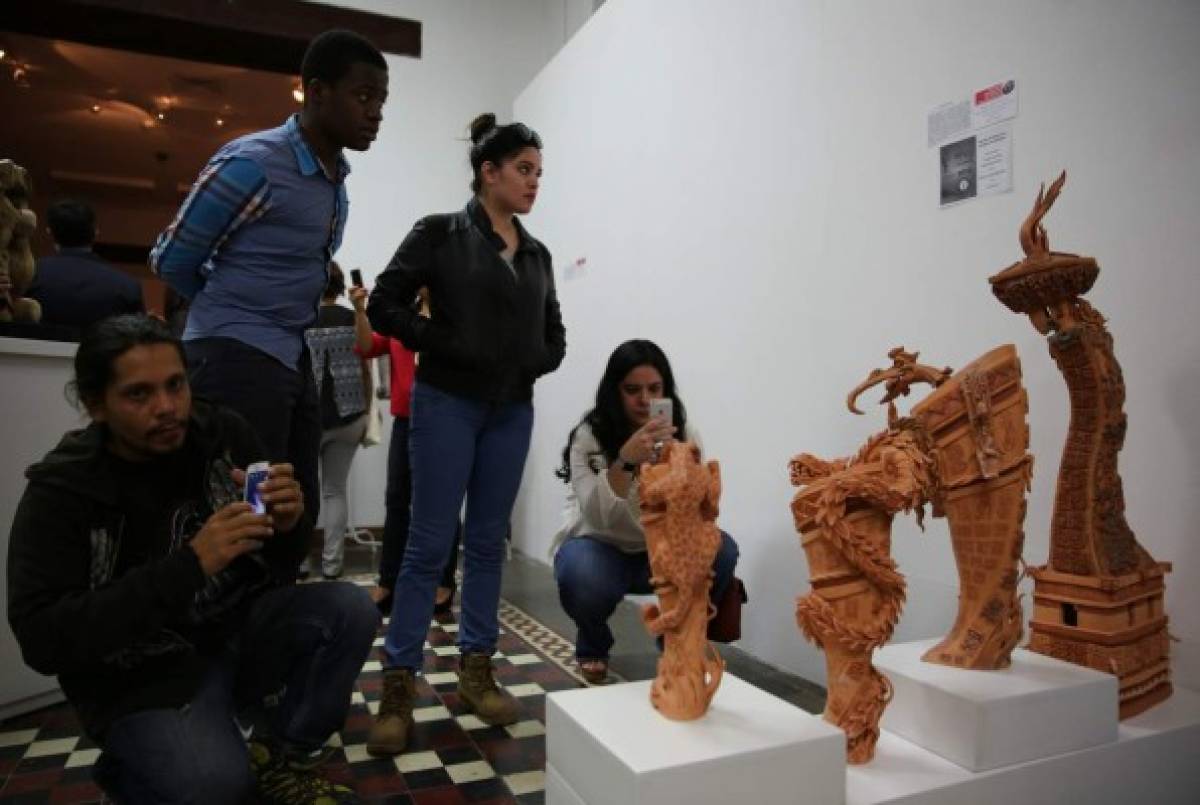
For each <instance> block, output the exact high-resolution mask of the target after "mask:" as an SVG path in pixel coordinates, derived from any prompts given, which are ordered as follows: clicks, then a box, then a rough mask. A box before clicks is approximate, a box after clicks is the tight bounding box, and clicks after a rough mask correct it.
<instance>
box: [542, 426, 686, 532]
mask: <svg viewBox="0 0 1200 805" xmlns="http://www.w3.org/2000/svg"><path fill="white" fill-rule="evenodd" d="M685 435H686V437H687V438H686V441H689V442H693V443H694V444H695V445H696V446H697V447H699V448H700V451H701V453H702V454H703V452H704V445H703V444H702V443H701V441H700V433H699V432H698V431H697V430H696V429H695V428H694V427H692V424H691V423H690V422H689V423H688V424H687V427H686V428H685ZM568 461H569V464H570V467H571V485H570V489H569V490H568V492H567V500H566V504H565V505H564V507H563V526H562V528H561V529H559V531H558V533H557V534H555V535H554V542H553V544H552V545H551V548H550V553H551V554H552V555H553V554H554V553H555V552H557V551H558V548H559V546H561V545H562V544H563V543H564V542H566V541H567V540H569V539H571V538H572V537H579V536H589V537H593V538H595V539H598V540H600V541H602V542H607V543H608V544H610V545H612V546H613V547H615V548H617V549H618V550H620V551H623V552H624V553H640V552H642V551H645V550H646V535H645V534H644V533H643V532H642V522H641V518H642V508H641V503H640V501H639V499H638V491H639V489H640V487H639V480H638V478H637V476H634V478H633V480H632V481H631V482H630V484H629V493H628V494H627V495H626V496H625V497H621V496H619V495H618V494H617V493H616V492H614V491H613V488H612V484H610V483H609V482H608V467H609V463H610V462H609V460H608V457H607V456H605V455H604V448H602V447H601V446H600V442H599V441H597V440H596V436H595V435H594V434H593V433H592V428H591V426H590V425H588V424H587V423H586V422H585V423H583V424H582V425H580V426H579V429H578V430H576V431H575V437H574V438H573V439H572V440H571V449H570V452H569V459H568Z"/></svg>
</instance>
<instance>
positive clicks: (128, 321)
mask: <svg viewBox="0 0 1200 805" xmlns="http://www.w3.org/2000/svg"><path fill="white" fill-rule="evenodd" d="M152 344H170V345H171V346H173V347H175V350H176V351H177V352H178V353H179V361H180V363H182V364H183V365H184V366H187V358H186V357H185V356H184V354H183V345H182V344H181V343H179V339H178V338H176V337H175V336H174V335H173V334H172V333H171V331H170V329H168V327H167V325H166V324H164V323H163V322H161V321H159V320H158V319H156V318H153V317H152V316H146V315H144V314H141V313H130V314H126V315H124V316H112V317H111V318H107V319H101V320H100V321H99V322H97V323H96V324H94V325H92V326H91V327H89V328H88V329H87V330H86V331H85V332H84V334H83V338H82V339H81V340H80V342H79V349H77V350H76V351H75V377H74V379H72V380H71V382H70V384H69V385H68V386H67V393H68V395H69V396H71V397H73V398H74V401H75V402H78V403H83V404H84V405H85V406H88V405H90V404H92V403H95V402H98V401H99V400H101V399H103V397H104V392H105V391H107V390H108V386H109V384H110V383H112V380H113V365H114V364H116V362H117V358H119V357H121V356H122V355H124V354H125V353H126V352H128V351H129V350H131V349H133V348H134V347H137V346H143V345H152Z"/></svg>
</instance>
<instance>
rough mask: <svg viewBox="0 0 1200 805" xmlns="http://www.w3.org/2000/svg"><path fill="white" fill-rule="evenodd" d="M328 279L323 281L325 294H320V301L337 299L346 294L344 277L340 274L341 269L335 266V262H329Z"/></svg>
mask: <svg viewBox="0 0 1200 805" xmlns="http://www.w3.org/2000/svg"><path fill="white" fill-rule="evenodd" d="M328 273H329V279H327V280H326V281H325V292H324V293H322V294H321V298H322V299H337V298H338V297H339V296H341V295H342V294H344V293H345V292H346V275H345V274H343V273H342V267H341V266H339V265H338V264H337V260H330V261H329V272H328Z"/></svg>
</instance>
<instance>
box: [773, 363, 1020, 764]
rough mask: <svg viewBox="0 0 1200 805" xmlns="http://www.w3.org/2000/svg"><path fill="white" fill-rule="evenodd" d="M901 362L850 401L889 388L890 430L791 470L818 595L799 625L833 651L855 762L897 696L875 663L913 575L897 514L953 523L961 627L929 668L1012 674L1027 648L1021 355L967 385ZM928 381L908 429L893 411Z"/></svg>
mask: <svg viewBox="0 0 1200 805" xmlns="http://www.w3.org/2000/svg"><path fill="white" fill-rule="evenodd" d="M888 355H889V357H890V358H891V359H892V366H891V367H890V368H888V369H876V370H875V371H873V372H871V374H870V376H869V377H868V378H867V379H866V380H865V381H863V383H861V384H860V385H859V386H858V387H857V388H855V389H854V390H853V391H851V392H850V395H849V397H848V398H847V401H846V404H847V406H848V407H849V409H850V410H851V411H853V412H855V413H861V412H860V411H859V410H858V408H857V407H856V406H855V403H856V400H857V399H858V396H859V395H860V394H861V393H862V392H864V391H865V390H867V389H868V388H870V387H872V386H875V385H879V384H883V385H884V387H885V388H886V390H887V393H886V394H885V395H884V398H883V400H882V401H883V402H885V403H887V406H888V428H887V430H886V431H884V432H882V433H878V434H876V435H875V436H872V437H871V438H870V439H869V440H868V441H867V444H866V445H865V446H864V447H863V448H862V449H861V450H860V451H859V452H858V454H857V455H856V456H854V457H853V458H849V459H836V460H834V461H823V460H821V459H818V458H815V457H813V456H811V455H809V454H807V453H802V454H800V455H799V456H797V457H796V458H794V459H792V463H791V474H792V483H793V485H795V486H799V487H802V489H801V490H800V491H799V492H797V493H796V496H795V498H794V499H793V501H792V513H793V515H794V517H795V521H796V528H797V530H798V531H799V532H800V533H801V535H802V536H801V544H802V545H803V546H804V551H805V554H806V555H807V557H808V564H809V572H810V576H811V577H810V582H811V584H812V588H813V589H812V592H810V593H809V594H808V595H806V596H804V597H803V598H801V599H800V600H799V601H797V604H796V620H797V622H798V624H799V625H800V628H801V630H802V631H803V632H804V635H805V636H806V637H807V638H808V639H809V640H811V641H813V642H814V643H816V644H817V645H818V646H820V647H821V648H822V649H823V650H824V651H825V663H826V668H827V671H828V690H829V696H828V700H827V704H826V708H825V720H827V721H829V722H831V723H833V724H836V725H837V726H838V727H840V728H841V729H842V730H843V731H844V732H845V733H846V739H847V760H848V761H849V762H850V763H865V762H867V761H869V760H870V759H871V757H872V755H873V754H874V748H875V742H876V741H877V740H878V738H879V719H880V718H881V717H882V715H883V711H884V708H886V707H887V703H888V701H889V700H890V698H891V684H890V683H889V682H888V680H887V678H886V677H884V676H883V675H882V674H880V673H879V672H878V671H876V670H875V668H874V667H872V665H871V652H872V651H874V649H875V648H877V647H879V646H881V645H883V644H884V643H886V642H887V641H888V639H889V638H890V637H891V634H892V629H893V628H894V627H895V625H896V621H897V619H898V618H899V616H900V608H901V606H902V605H903V603H904V589H905V587H904V577H903V576H902V575H900V573H899V572H898V571H897V569H896V565H895V562H894V561H893V560H892V558H891V556H890V555H889V553H890V548H891V537H890V534H891V525H892V517H893V515H894V514H895V513H897V512H901V511H915V512H916V514H917V522H918V523H920V522H921V520H922V515H923V513H924V508H923V507H924V505H925V504H926V503H932V504H933V514H934V516H935V517H941V516H943V515H944V516H945V517H946V518H947V520H949V523H950V534H951V540H952V542H953V544H954V557H955V560H956V563H957V565H958V575H959V604H958V616H957V618H956V619H955V622H954V627H953V629H952V630H951V632H950V634H949V635H947V636H946V638H945V639H944V640H942V641H941V642H940V643H939V644H938V645H937V646H935V647H934V648H933V649H931V650H930V651H929V652H927V653H926V655H925V657H924V659H925V660H926V661H929V662H936V663H942V664H946V665H954V666H957V667H960V668H967V669H974V670H978V669H987V670H992V669H996V668H1004V667H1006V666H1007V665H1008V664H1009V661H1010V656H1011V654H1012V650H1013V648H1014V647H1015V646H1016V644H1017V642H1018V641H1019V640H1020V638H1021V605H1020V601H1019V599H1018V597H1017V582H1018V580H1019V578H1020V574H1019V571H1018V566H1019V562H1020V560H1021V546H1022V544H1023V542H1024V532H1023V531H1022V530H1021V526H1022V522H1023V520H1024V517H1025V492H1026V490H1027V489H1028V484H1029V477H1030V471H1031V467H1032V463H1033V459H1032V457H1031V456H1030V455H1029V453H1028V452H1027V447H1028V445H1029V428H1028V426H1027V425H1026V421H1025V417H1026V414H1027V412H1028V405H1027V403H1026V395H1025V390H1024V388H1023V387H1022V385H1021V364H1020V361H1018V360H1017V353H1016V349H1014V348H1013V347H1012V346H1011V345H1007V346H1002V347H997V348H996V349H994V350H992V351H991V352H988V353H987V354H985V355H983V356H982V357H980V358H978V359H977V360H975V361H973V362H971V363H970V364H968V365H967V366H966V367H964V368H963V369H962V370H960V371H958V372H956V373H952V372H951V370H950V369H948V368H947V369H935V368H933V367H930V366H924V365H922V364H919V363H917V357H918V356H917V353H910V352H906V351H905V350H904V348H903V347H897V348H895V349H893V350H892V351H891V352H889V353H888ZM915 383H928V384H930V385H932V386H935V390H934V391H933V392H932V393H931V394H930V395H929V396H928V397H927V398H926V399H925V400H923V401H921V402H920V403H918V404H917V405H916V406H914V407H913V409H912V414H911V415H910V416H907V417H900V416H898V415H897V413H896V407H895V404H894V401H895V400H896V398H897V397H899V396H901V395H907V394H908V393H909V392H910V390H911V387H912V385H913V384H915Z"/></svg>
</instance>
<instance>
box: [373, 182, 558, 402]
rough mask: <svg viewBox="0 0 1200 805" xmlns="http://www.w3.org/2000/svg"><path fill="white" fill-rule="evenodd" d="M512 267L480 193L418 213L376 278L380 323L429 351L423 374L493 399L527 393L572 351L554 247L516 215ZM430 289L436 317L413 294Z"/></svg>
mask: <svg viewBox="0 0 1200 805" xmlns="http://www.w3.org/2000/svg"><path fill="white" fill-rule="evenodd" d="M517 232H518V235H519V238H520V242H519V245H518V246H517V249H516V253H515V254H514V255H513V263H512V267H511V268H510V267H509V266H508V264H507V263H506V262H505V261H504V259H503V258H502V257H501V256H500V253H501V251H502V250H503V249H504V241H503V239H502V238H501V237H500V236H499V235H497V234H496V232H495V231H494V230H493V229H492V226H491V222H490V221H489V219H488V217H487V212H486V211H485V210H484V209H483V206H482V205H481V204H480V203H479V200H478V199H474V198H473V199H471V201H470V202H468V203H467V206H466V207H465V208H464V209H463V210H461V211H459V212H456V213H446V214H440V215H430V216H427V217H425V218H422V219H421V220H419V221H417V223H416V225H414V226H413V228H412V231H411V232H409V233H408V236H407V237H405V238H404V242H403V243H401V244H400V248H399V249H397V250H396V254H395V256H394V257H393V258H392V260H391V262H390V263H389V264H388V267H387V269H386V270H385V271H384V272H383V273H382V274H381V275H380V276H379V278H378V280H377V281H376V285H375V289H374V290H373V291H372V292H371V299H370V302H369V304H368V306H367V315H368V317H369V318H370V320H371V327H372V328H373V329H374V330H375V331H376V332H378V333H381V334H383V335H390V336H393V337H395V338H398V339H400V341H401V342H403V343H404V345H405V346H406V347H408V348H409V349H411V350H413V351H414V352H420V353H421V359H420V364H419V366H418V367H417V380H419V381H420V382H423V383H428V384H430V385H431V386H434V387H436V388H438V389H441V390H442V391H447V392H450V393H452V394H458V395H461V396H464V397H468V398H471V399H476V400H483V401H487V402H498V403H503V402H514V401H521V400H528V399H530V398H531V397H532V395H533V382H534V381H535V380H536V379H537V378H538V377H540V376H542V375H544V374H547V373H549V372H553V371H554V370H555V369H557V368H558V366H559V364H560V363H562V360H563V356H564V355H565V354H566V347H567V343H566V330H565V329H564V327H563V323H562V315H561V313H560V311H559V307H558V297H557V295H556V294H555V290H554V267H553V263H552V262H551V259H550V252H549V251H548V250H547V249H546V247H545V246H543V245H542V244H541V243H540V242H539V241H537V240H536V239H535V238H533V237H532V236H531V235H530V234H529V233H528V232H527V231H526V230H525V228H524V227H523V226H521V224H520V222H517ZM421 287H428V289H429V297H430V314H431V318H425V317H423V316H421V315H420V314H419V313H418V312H417V311H416V309H415V308H414V305H413V299H414V298H415V297H416V294H417V291H418V290H419V289H420V288H421Z"/></svg>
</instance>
